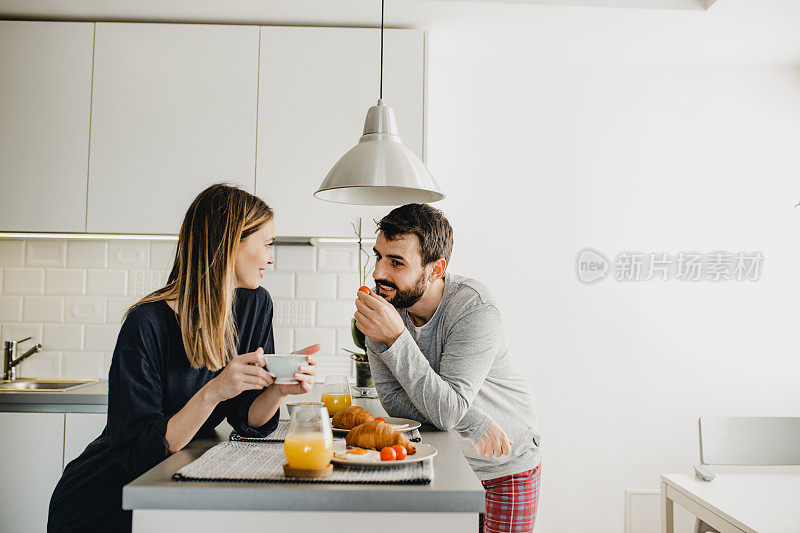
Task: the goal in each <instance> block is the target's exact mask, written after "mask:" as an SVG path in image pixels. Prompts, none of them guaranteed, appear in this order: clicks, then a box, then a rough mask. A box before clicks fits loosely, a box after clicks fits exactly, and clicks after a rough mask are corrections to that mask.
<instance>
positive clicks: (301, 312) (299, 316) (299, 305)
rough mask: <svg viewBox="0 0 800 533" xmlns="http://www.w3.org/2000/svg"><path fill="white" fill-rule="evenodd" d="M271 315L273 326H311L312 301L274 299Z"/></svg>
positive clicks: (312, 318) (312, 314) (312, 323)
mask: <svg viewBox="0 0 800 533" xmlns="http://www.w3.org/2000/svg"><path fill="white" fill-rule="evenodd" d="M273 304H274V306H275V310H274V313H273V315H272V325H273V326H274V327H287V328H288V327H309V328H310V327H313V326H314V302H309V301H301V300H276V301H274V302H273Z"/></svg>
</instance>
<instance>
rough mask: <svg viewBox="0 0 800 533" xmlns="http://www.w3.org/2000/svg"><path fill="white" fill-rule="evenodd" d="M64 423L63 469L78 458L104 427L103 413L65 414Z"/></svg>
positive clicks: (105, 417) (104, 415)
mask: <svg viewBox="0 0 800 533" xmlns="http://www.w3.org/2000/svg"><path fill="white" fill-rule="evenodd" d="M64 416H65V421H64V467H65V468H66V466H67V465H68V464H69V462H70V461H72V460H73V459H75V458H76V457H78V456H79V455H80V454H81V453H83V450H85V449H86V446H87V445H88V444H89V443H90V442H92V441H93V440H94V439H96V438H97V437H99V436H100V434H101V433H102V432H103V429H104V428H105V427H106V419H107V415H106V414H105V413H103V414H99V413H66V414H65V415H64Z"/></svg>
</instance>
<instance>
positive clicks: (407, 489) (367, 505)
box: [122, 386, 484, 533]
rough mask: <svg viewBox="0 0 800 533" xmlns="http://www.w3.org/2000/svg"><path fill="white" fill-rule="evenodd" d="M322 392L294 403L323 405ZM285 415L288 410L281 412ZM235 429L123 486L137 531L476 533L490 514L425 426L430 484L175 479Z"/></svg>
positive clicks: (462, 468) (450, 452) (467, 473)
mask: <svg viewBox="0 0 800 533" xmlns="http://www.w3.org/2000/svg"><path fill="white" fill-rule="evenodd" d="M320 393H321V387H319V386H316V387H315V389H314V391H313V392H311V393H309V394H308V395H304V396H294V397H291V400H290V401H315V400H319V396H320ZM353 404H354V405H360V406H362V407H364V408H365V409H367V410H369V411H370V412H371V413H373V414H374V415H376V416H386V412H385V411H384V410H383V408H382V407H381V405H380V402H378V400H375V399H361V398H353ZM281 413H282V415H284V414H285V407H281ZM229 431H230V428H229V427H227V425H226V424H223V425H221V426H220V427H219V428H218V429H217V435H216V438H214V439H206V440H195V441H193V442H192V443H190V444H189V445H188V446H187V447H186V448H184V449H183V450H181V451H179V452H177V453H175V454H173V455H171V456H170V457H169V458H167V459H166V460H164V461H163V462H162V463H160V464H159V465H158V466H156V467H155V468H153V469H151V470H149V471H148V472H146V473H145V474H144V475H142V476H140V477H139V478H137V479H135V480H134V481H133V482H131V483H130V484H128V485H126V486H125V488H124V489H123V499H122V506H123V508H125V509H129V510H132V511H133V531H134V532H162V531H163V532H167V531H169V532H174V531H176V530H177V529H190V530H191V531H192V532H193V533H196V532H202V531H209V532H211V531H213V532H215V533H216V532H218V531H220V530H221V529H223V528H226V529H227V528H231V529H234V530H240V531H251V530H252V531H255V530H275V531H278V530H281V529H283V530H291V531H292V532H293V533H300V532H311V531H315V532H318V531H325V533H340V532H341V533H344V532H348V533H349V532H352V531H354V530H365V529H367V530H369V529H378V530H379V531H380V532H381V533H401V532H402V533H408V532H409V531H415V532H416V531H420V532H422V531H436V532H438V533H446V532H472V531H477V529H478V514H479V513H480V512H483V510H484V490H483V486H482V485H481V483H480V481H479V480H478V478H477V477H476V476H475V474H474V473H473V472H472V469H471V468H470V467H469V465H468V464H467V461H466V460H465V459H464V457H463V455H462V454H461V451H460V450H459V449H458V446H457V445H456V442H455V440H454V438H453V437H452V436H451V435H450V434H449V433H447V432H442V431H437V430H436V428H433V427H432V426H426V425H423V426H422V428H420V433H421V436H422V442H424V443H428V444H430V445H432V446H433V447H435V448H436V449H437V450H438V454H437V455H436V456H435V457H434V458H433V468H434V479H433V481H432V482H431V483H430V484H429V485H375V484H319V483H295V482H292V483H232V482H188V481H182V482H176V481H173V480H172V475H173V474H175V472H177V471H178V470H180V469H181V468H182V467H183V466H185V465H187V464H189V463H190V462H192V461H194V460H195V459H197V458H198V457H200V456H201V455H202V454H203V453H204V452H205V451H206V450H208V449H209V448H211V447H213V446H215V445H216V444H217V443H219V442H221V441H222V440H227V438H228V435H229Z"/></svg>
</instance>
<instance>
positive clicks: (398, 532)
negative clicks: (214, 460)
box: [133, 509, 478, 533]
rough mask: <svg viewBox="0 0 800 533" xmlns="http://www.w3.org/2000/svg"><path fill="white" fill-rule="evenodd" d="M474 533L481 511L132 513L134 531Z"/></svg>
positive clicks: (143, 511) (138, 532) (149, 532)
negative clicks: (411, 532)
mask: <svg viewBox="0 0 800 533" xmlns="http://www.w3.org/2000/svg"><path fill="white" fill-rule="evenodd" d="M367 530H369V531H379V532H380V533H409V532H410V531H413V532H415V533H417V532H419V533H422V532H435V533H473V532H477V531H478V513H366V512H355V511H344V512H336V513H329V512H313V511H309V512H297V511H203V510H173V509H140V510H135V511H134V512H133V533H175V532H176V531H178V532H180V531H192V533H204V532H208V533H219V532H220V531H241V532H245V531H291V532H292V533H319V532H320V531H324V532H325V533H353V532H354V531H367Z"/></svg>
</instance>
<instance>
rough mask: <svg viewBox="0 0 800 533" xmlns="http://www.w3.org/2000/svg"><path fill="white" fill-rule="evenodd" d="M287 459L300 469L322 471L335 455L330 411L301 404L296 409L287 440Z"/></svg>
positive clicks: (284, 443)
mask: <svg viewBox="0 0 800 533" xmlns="http://www.w3.org/2000/svg"><path fill="white" fill-rule="evenodd" d="M283 451H284V453H285V454H286V462H287V463H288V464H289V466H290V467H291V468H294V469H296V470H320V469H322V468H325V467H326V466H328V465H329V464H330V462H331V457H333V432H332V431H331V420H330V417H329V416H328V410H327V409H326V408H324V407H319V406H310V405H309V406H306V405H302V406H298V407H297V408H295V409H294V410H293V411H292V418H291V419H290V420H289V427H288V428H287V429H286V439H285V440H284V442H283Z"/></svg>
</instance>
